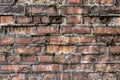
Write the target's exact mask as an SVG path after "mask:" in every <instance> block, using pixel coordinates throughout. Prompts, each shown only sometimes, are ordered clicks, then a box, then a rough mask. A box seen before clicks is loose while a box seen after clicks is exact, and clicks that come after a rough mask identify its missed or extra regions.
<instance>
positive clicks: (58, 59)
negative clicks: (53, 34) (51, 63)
mask: <svg viewBox="0 0 120 80" xmlns="http://www.w3.org/2000/svg"><path fill="white" fill-rule="evenodd" d="M55 62H57V63H65V62H66V57H65V55H56V56H55Z"/></svg>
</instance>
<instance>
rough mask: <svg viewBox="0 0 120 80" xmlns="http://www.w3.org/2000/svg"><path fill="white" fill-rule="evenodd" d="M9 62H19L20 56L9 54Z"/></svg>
mask: <svg viewBox="0 0 120 80" xmlns="http://www.w3.org/2000/svg"><path fill="white" fill-rule="evenodd" d="M7 62H8V63H19V62H20V56H13V55H12V56H8V57H7Z"/></svg>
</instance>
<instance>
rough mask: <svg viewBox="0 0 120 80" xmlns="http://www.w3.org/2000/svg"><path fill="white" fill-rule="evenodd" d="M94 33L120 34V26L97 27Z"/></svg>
mask: <svg viewBox="0 0 120 80" xmlns="http://www.w3.org/2000/svg"><path fill="white" fill-rule="evenodd" d="M94 34H120V27H95V28H94Z"/></svg>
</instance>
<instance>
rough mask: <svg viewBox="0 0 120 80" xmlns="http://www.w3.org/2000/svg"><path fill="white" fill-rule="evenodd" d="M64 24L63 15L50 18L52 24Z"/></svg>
mask: <svg viewBox="0 0 120 80" xmlns="http://www.w3.org/2000/svg"><path fill="white" fill-rule="evenodd" d="M62 22H63V17H62V16H61V15H57V16H49V23H50V24H62Z"/></svg>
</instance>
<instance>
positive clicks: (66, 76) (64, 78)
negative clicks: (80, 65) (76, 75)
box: [60, 73, 72, 80]
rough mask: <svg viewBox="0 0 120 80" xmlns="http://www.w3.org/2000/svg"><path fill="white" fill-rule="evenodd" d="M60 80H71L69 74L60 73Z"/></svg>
mask: <svg viewBox="0 0 120 80" xmlns="http://www.w3.org/2000/svg"><path fill="white" fill-rule="evenodd" d="M60 78H61V80H71V79H72V76H71V74H70V73H61V77H60Z"/></svg>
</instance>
